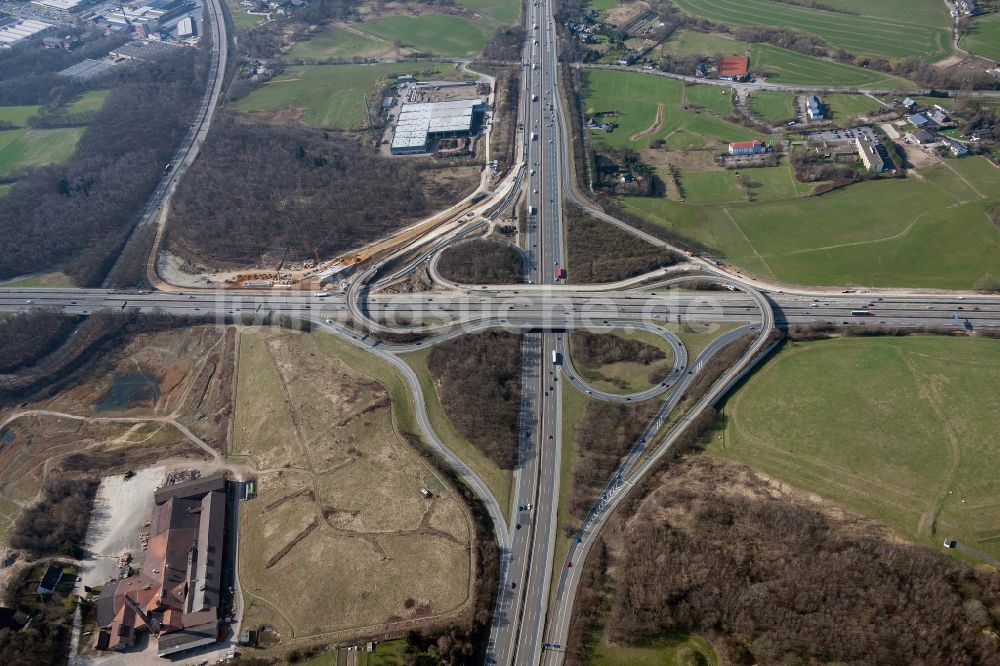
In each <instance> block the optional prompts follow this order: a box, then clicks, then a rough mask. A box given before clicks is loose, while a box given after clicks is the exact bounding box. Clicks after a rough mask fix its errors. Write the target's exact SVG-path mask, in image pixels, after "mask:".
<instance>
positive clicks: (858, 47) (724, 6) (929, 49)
mask: <svg viewBox="0 0 1000 666" xmlns="http://www.w3.org/2000/svg"><path fill="white" fill-rule="evenodd" d="M674 1H675V4H676V5H677V6H678V7H680V8H681V9H682V10H684V11H686V12H688V13H690V14H692V15H695V16H703V17H706V18H709V19H712V20H715V21H719V22H720V23H726V24H729V25H784V26H788V27H790V28H794V29H797V30H802V31H804V32H808V33H811V34H813V35H816V36H817V37H819V38H821V39H823V40H824V41H825V42H826V43H827V45H829V46H830V47H832V48H842V49H844V50H846V51H850V52H851V53H858V54H864V55H875V56H882V57H886V58H905V57H908V56H914V57H917V58H921V59H923V60H926V61H928V62H933V61H935V60H939V59H941V58H944V57H946V56H949V55H951V53H952V47H951V38H950V25H951V20H950V18H949V16H948V11H947V8H946V6H945V4H944V3H943V2H939V1H938V0H881V1H880V2H869V1H867V0H838V2H837V5H838V6H839V7H843V8H844V9H846V10H848V11H850V12H854V13H853V14H847V13H833V12H829V11H823V10H820V9H814V8H812V7H805V6H796V5H789V4H787V3H782V2H778V1H777V0H674Z"/></svg>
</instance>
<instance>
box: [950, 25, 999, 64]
mask: <svg viewBox="0 0 1000 666" xmlns="http://www.w3.org/2000/svg"><path fill="white" fill-rule="evenodd" d="M959 46H961V47H962V48H963V49H965V50H966V51H971V52H972V53H975V54H976V55H981V56H983V57H984V58H989V59H990V60H994V61H997V62H1000V14H996V13H994V14H984V15H982V16H974V17H972V31H971V32H969V34H967V35H965V36H964V37H962V40H961V41H960V42H959Z"/></svg>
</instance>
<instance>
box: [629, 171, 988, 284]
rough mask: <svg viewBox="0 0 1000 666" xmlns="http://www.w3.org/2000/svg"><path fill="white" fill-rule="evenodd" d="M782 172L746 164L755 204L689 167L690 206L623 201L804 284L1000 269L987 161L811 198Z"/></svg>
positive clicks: (722, 176)
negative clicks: (756, 189)
mask: <svg viewBox="0 0 1000 666" xmlns="http://www.w3.org/2000/svg"><path fill="white" fill-rule="evenodd" d="M781 170H785V171H786V172H787V167H778V168H776V169H775V170H773V171H770V172H769V171H768V170H765V169H752V170H748V171H747V174H748V175H749V176H750V177H751V180H752V182H760V183H761V184H762V187H761V188H760V191H759V193H758V194H757V196H756V199H757V201H755V202H752V203H750V202H747V201H745V200H744V201H741V200H740V198H739V196H737V194H736V192H735V191H734V190H733V187H735V184H734V183H733V182H732V181H730V182H729V183H728V184H727V183H726V182H725V181H726V180H727V178H733V176H731V175H729V174H726V173H724V172H708V173H707V174H698V175H695V174H692V173H684V174H683V176H682V178H683V180H684V186H685V194H686V197H687V199H686V202H685V203H678V202H675V201H670V200H667V199H662V198H640V197H631V198H626V199H624V201H623V204H624V206H625V208H626V209H627V210H629V211H630V212H633V213H635V214H637V215H639V216H640V217H642V218H644V219H645V220H646V221H648V222H649V223H650V224H652V225H654V226H659V227H662V228H664V229H670V230H673V231H675V232H678V233H680V234H682V235H684V236H686V237H688V238H691V239H693V240H695V241H697V242H699V243H701V244H702V245H704V246H705V247H706V248H707V249H708V250H709V251H710V252H712V253H715V254H717V255H718V256H721V257H722V258H724V259H726V260H727V261H730V262H731V263H733V264H736V265H739V266H741V267H743V268H745V269H747V270H749V271H751V272H753V273H756V274H758V275H761V276H766V277H770V278H774V279H778V280H781V281H785V282H790V283H795V284H809V285H846V284H854V285H866V286H872V287H891V286H910V287H937V288H944V289H947V288H955V289H968V288H970V287H971V286H972V284H973V283H974V282H975V281H976V279H978V278H979V277H980V276H982V275H983V274H984V273H993V274H1000V230H998V229H997V228H996V227H995V226H994V225H993V224H992V223H991V221H990V217H989V215H988V213H987V209H988V208H989V207H991V206H996V205H998V204H1000V170H998V169H996V168H994V167H993V166H991V165H990V164H989V163H988V162H986V160H984V159H982V158H978V157H970V158H966V159H961V160H947V161H946V162H943V163H941V164H937V165H935V166H933V167H929V168H927V169H923V170H921V175H922V177H923V180H917V179H916V178H913V177H910V178H907V179H905V180H895V179H893V180H888V179H887V180H879V181H869V182H864V183H859V184H856V185H852V186H850V187H847V188H844V189H841V190H838V191H835V192H831V193H829V194H825V195H823V196H820V197H805V198H795V197H799V196H800V195H802V194H805V193H806V192H804V191H803V189H802V188H805V187H808V186H805V185H803V184H801V183H796V182H795V181H793V180H791V177H790V176H791V174H790V172H787V174H788V177H787V178H786V177H785V176H783V175H781ZM769 185H770V187H769ZM781 187H787V188H789V189H786V190H785V191H784V192H783V193H782V192H781V190H780V189H775V188H781ZM793 191H794V192H795V195H792V192H793ZM786 195H787V196H786Z"/></svg>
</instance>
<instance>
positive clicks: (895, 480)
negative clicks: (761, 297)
mask: <svg viewBox="0 0 1000 666" xmlns="http://www.w3.org/2000/svg"><path fill="white" fill-rule="evenodd" d="M998 394H1000V340H992V339H988V338H979V337H973V338H967V337H956V338H952V337H932V336H911V337H905V338H893V337H879V338H839V339H833V340H823V341H815V342H805V343H794V344H790V345H788V346H786V347H785V348H784V349H782V350H781V351H780V352H778V354H777V355H775V356H774V358H772V359H771V360H769V361H768V363H767V364H766V365H765V366H763V367H762V368H761V369H759V370H758V371H757V372H756V373H754V375H752V376H751V377H750V379H749V380H748V381H747V382H746V383H745V384H744V385H743V386H742V387H740V388H739V389H738V390H737V391H736V393H735V394H733V395H732V396H731V397H730V398H729V399H728V400H727V401H726V403H725V405H724V406H723V408H722V410H721V413H722V417H723V425H722V426H721V427H720V428H719V429H718V430H717V431H716V433H715V435H714V437H713V438H712V442H711V443H710V445H709V451H711V452H712V453H715V454H718V455H721V456H725V457H727V458H732V459H735V460H737V461H739V462H743V463H746V464H748V465H751V466H753V467H755V468H757V469H760V470H762V471H763V472H765V473H767V474H769V475H771V476H773V477H775V478H778V479H780V480H782V481H786V482H788V483H790V484H791V485H794V486H797V487H798V488H801V489H803V490H806V491H809V492H812V493H816V494H818V495H820V496H822V497H825V498H828V499H831V500H833V501H835V502H837V503H840V504H842V505H844V506H846V507H849V508H850V509H852V510H854V511H858V512H860V513H862V514H865V515H867V516H869V517H870V518H873V519H875V520H877V521H879V522H882V523H885V524H886V525H888V526H890V527H891V528H893V529H894V530H896V531H898V532H899V533H901V534H903V535H904V536H906V537H908V538H911V539H915V540H918V541H922V542H925V543H929V544H931V545H932V546H939V545H940V542H941V541H942V540H943V539H945V538H956V539H958V540H959V541H960V542H965V543H967V544H968V545H970V546H972V547H974V548H976V549H978V550H981V551H983V552H985V553H988V554H989V555H991V556H993V557H1000V539H998V537H1000V477H998V476H997V474H996V473H995V470H996V469H997V466H998V465H1000V449H998V448H997V446H996V423H997V420H998V419H1000V402H997V400H996V396H997V395H998Z"/></svg>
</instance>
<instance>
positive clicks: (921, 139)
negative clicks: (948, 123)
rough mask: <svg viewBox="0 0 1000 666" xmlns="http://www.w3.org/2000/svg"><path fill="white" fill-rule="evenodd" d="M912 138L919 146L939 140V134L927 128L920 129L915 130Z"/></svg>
mask: <svg viewBox="0 0 1000 666" xmlns="http://www.w3.org/2000/svg"><path fill="white" fill-rule="evenodd" d="M910 138H912V139H913V142H914V143H916V144H917V145H918V146H923V145H926V144H928V143H935V142H936V141H937V140H938V135H937V134H935V133H934V132H930V131H928V130H925V129H919V130H917V131H916V132H913V133H912V134H911V135H910Z"/></svg>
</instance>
